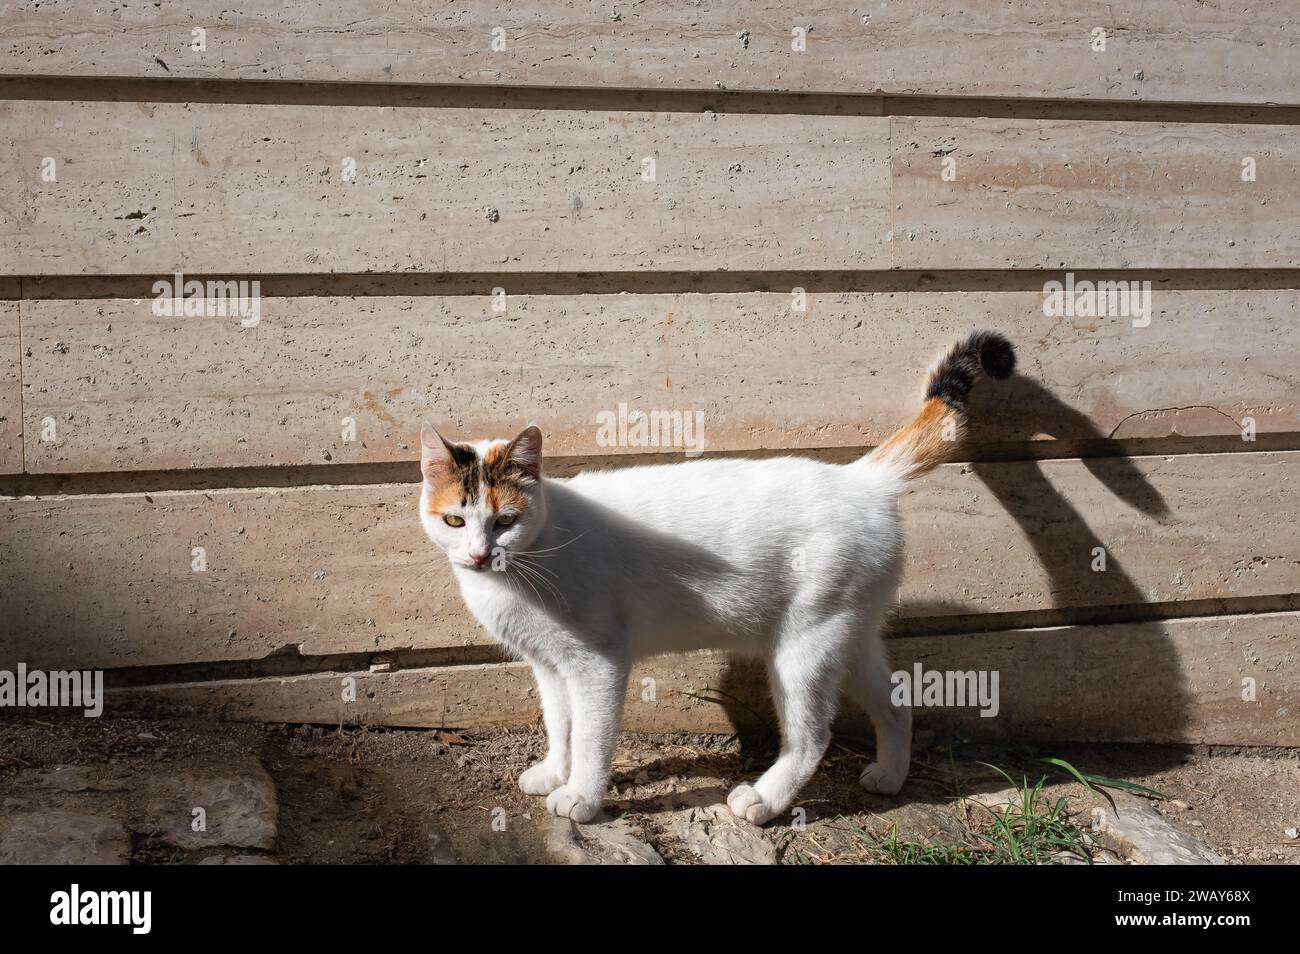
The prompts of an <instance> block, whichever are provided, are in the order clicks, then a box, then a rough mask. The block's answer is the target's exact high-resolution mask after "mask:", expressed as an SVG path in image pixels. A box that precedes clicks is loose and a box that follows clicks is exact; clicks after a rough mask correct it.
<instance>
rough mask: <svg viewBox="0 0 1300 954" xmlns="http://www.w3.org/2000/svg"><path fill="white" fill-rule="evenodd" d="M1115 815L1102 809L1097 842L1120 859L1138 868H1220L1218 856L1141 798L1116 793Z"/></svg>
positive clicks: (1096, 833)
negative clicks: (1150, 866) (1117, 809)
mask: <svg viewBox="0 0 1300 954" xmlns="http://www.w3.org/2000/svg"><path fill="white" fill-rule="evenodd" d="M1115 803H1116V805H1117V806H1118V808H1119V814H1118V815H1116V814H1115V812H1113V811H1111V810H1110V809H1106V810H1105V814H1104V816H1103V822H1102V825H1101V828H1100V830H1099V831H1097V832H1094V834H1095V836H1096V837H1097V839H1098V840H1099V841H1100V842H1101V843H1102V844H1103V845H1105V846H1106V847H1109V848H1112V849H1113V850H1114V851H1116V852H1118V853H1119V854H1120V856H1121V857H1123V858H1125V859H1127V860H1129V861H1131V862H1133V863H1134V864H1140V865H1222V864H1226V862H1225V861H1224V860H1223V858H1222V857H1220V856H1219V855H1218V854H1217V853H1216V852H1214V851H1213V850H1212V849H1210V848H1209V847H1208V846H1207V845H1205V844H1204V843H1203V842H1201V841H1200V840H1199V839H1196V838H1193V837H1192V836H1191V835H1189V834H1187V833H1185V832H1181V831H1179V830H1178V829H1176V828H1174V827H1173V826H1172V825H1170V824H1169V822H1167V821H1166V820H1165V819H1164V817H1163V816H1161V814H1160V813H1159V812H1157V811H1156V810H1155V809H1154V808H1152V807H1151V806H1150V805H1148V804H1147V803H1146V802H1144V801H1142V800H1141V799H1137V798H1133V797H1132V796H1128V795H1124V794H1117V795H1116V796H1115Z"/></svg>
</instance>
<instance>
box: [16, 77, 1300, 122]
mask: <svg viewBox="0 0 1300 954" xmlns="http://www.w3.org/2000/svg"><path fill="white" fill-rule="evenodd" d="M0 99H21V100H67V101H71V100H75V101H80V102H148V103H238V104H252V105H290V106H298V105H304V106H382V107H408V108H409V107H424V108H431V107H434V108H442V109H447V108H464V109H539V110H545V109H551V110H558V109H581V110H602V111H636V112H647V111H648V112H702V111H704V110H713V111H714V112H728V113H760V114H771V115H777V114H800V115H812V116H880V115H892V116H953V117H962V118H976V117H994V118H1003V117H1005V118H1022V119H1071V120H1097V121H1104V122H1179V123H1250V124H1256V123H1267V124H1276V125H1295V124H1300V107H1297V106H1280V105H1273V104H1267V103H1261V104H1258V105H1249V106H1247V105H1234V104H1222V103H1203V104H1195V103H1164V102H1131V101H1127V100H1097V99H1089V100H1073V99H1047V98H1002V97H983V96H922V95H896V94H889V93H883V92H882V91H879V90H872V91H866V92H863V93H804V92H783V91H769V92H756V91H742V90H700V91H697V90H646V89H635V88H621V89H620V88H616V87H523V86H492V85H480V84H472V85H446V84H430V85H423V84H413V83H311V82H298V81H277V80H185V79H165V78H158V79H142V78H136V77H130V78H128V77H112V76H103V77H95V78H94V79H86V78H84V77H61V76H48V77H25V76H16V77H0Z"/></svg>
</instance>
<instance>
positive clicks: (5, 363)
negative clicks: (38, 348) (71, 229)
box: [0, 280, 23, 474]
mask: <svg viewBox="0 0 1300 954" xmlns="http://www.w3.org/2000/svg"><path fill="white" fill-rule="evenodd" d="M16 291H17V289H16V288H15V287H14V283H13V282H12V280H9V281H6V280H0V296H4V295H8V294H13V293H16ZM21 362H22V356H21V349H20V348H19V337H18V302H16V301H0V474H17V473H20V472H21V471H22V469H23V438H22V430H23V411H22V384H21V381H20V368H21V367H22V364H21Z"/></svg>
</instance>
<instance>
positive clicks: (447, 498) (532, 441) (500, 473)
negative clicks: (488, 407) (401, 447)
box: [420, 425, 546, 572]
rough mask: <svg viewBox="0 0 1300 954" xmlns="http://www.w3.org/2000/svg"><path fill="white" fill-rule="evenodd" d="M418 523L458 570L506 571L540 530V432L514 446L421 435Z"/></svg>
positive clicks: (429, 431) (526, 433) (526, 434)
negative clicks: (461, 568) (516, 555)
mask: <svg viewBox="0 0 1300 954" xmlns="http://www.w3.org/2000/svg"><path fill="white" fill-rule="evenodd" d="M420 470H421V471H422V473H423V474H424V486H423V489H422V490H421V492H420V521H421V523H422V524H423V525H424V532H425V533H427V534H428V536H429V539H430V540H432V541H433V542H434V544H435V545H436V546H437V547H438V548H439V549H441V550H442V551H443V552H444V553H446V554H447V558H448V559H449V560H450V561H451V562H452V563H453V564H455V565H457V566H462V567H465V568H467V569H470V570H477V571H483V572H490V571H492V570H503V569H505V568H506V566H507V565H508V561H509V559H510V555H511V553H512V552H513V551H519V550H524V549H526V548H527V547H528V545H529V543H530V542H531V541H532V540H533V539H534V538H535V537H536V536H537V534H538V532H540V530H541V529H542V524H543V522H544V520H545V516H546V515H545V507H544V504H543V501H542V495H541V477H542V432H541V431H539V430H538V429H537V428H536V427H528V428H525V429H524V430H523V432H521V433H520V435H519V436H518V437H516V438H515V439H514V440H513V441H506V440H495V441H480V442H478V443H476V444H459V443H453V442H451V441H448V440H447V439H446V438H444V437H443V436H442V435H441V434H439V433H438V432H437V431H436V430H434V429H433V428H432V427H429V426H428V425H426V426H425V427H424V429H423V430H422V431H421V432H420Z"/></svg>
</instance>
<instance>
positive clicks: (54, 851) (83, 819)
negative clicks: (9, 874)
mask: <svg viewBox="0 0 1300 954" xmlns="http://www.w3.org/2000/svg"><path fill="white" fill-rule="evenodd" d="M130 851H131V842H130V838H129V836H128V835H127V832H126V829H125V828H124V827H123V826H122V823H121V822H119V821H116V820H115V819H112V818H106V817H102V816H99V815H88V814H82V813H79V812H73V811H61V810H50V811H32V812H14V813H5V814H3V815H0V864H6V865H124V864H126V863H127V856H128V855H129V854H130Z"/></svg>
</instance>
